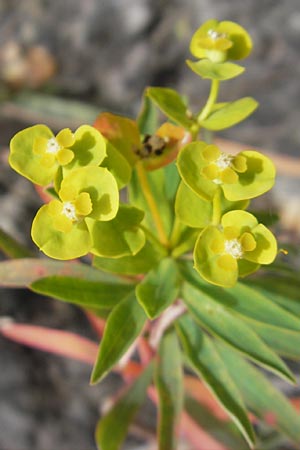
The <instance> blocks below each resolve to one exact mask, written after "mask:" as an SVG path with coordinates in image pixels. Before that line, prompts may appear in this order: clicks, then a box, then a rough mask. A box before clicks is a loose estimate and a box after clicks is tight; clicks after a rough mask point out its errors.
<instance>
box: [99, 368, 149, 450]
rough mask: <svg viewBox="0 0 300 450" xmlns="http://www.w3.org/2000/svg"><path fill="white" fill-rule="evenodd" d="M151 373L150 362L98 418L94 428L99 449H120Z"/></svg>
mask: <svg viewBox="0 0 300 450" xmlns="http://www.w3.org/2000/svg"><path fill="white" fill-rule="evenodd" d="M152 374H153V365H152V364H150V365H149V366H148V367H147V368H146V369H145V370H144V372H143V373H142V374H141V375H140V376H139V377H138V378H137V380H135V381H134V383H132V384H131V386H129V388H127V389H126V391H125V392H124V393H123V394H122V396H121V397H120V398H119V399H118V400H117V401H116V403H115V404H114V405H113V407H112V408H111V409H110V410H109V412H108V413H107V414H106V415H105V416H104V417H102V418H101V419H100V420H99V422H98V424H97V428H96V443H97V446H98V448H99V450H100V449H101V450H118V449H120V446H121V445H122V443H123V441H124V440H125V437H126V434H127V432H128V428H129V425H130V423H131V422H132V421H133V419H134V416H135V415H136V413H137V411H138V410H139V408H140V407H141V406H142V404H143V402H144V401H145V398H146V394H147V387H148V386H149V384H150V382H151V378H152Z"/></svg>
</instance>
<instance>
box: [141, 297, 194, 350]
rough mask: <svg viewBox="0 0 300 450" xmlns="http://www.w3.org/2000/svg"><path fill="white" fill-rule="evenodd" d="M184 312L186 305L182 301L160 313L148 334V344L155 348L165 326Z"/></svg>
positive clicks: (167, 326)
mask: <svg viewBox="0 0 300 450" xmlns="http://www.w3.org/2000/svg"><path fill="white" fill-rule="evenodd" d="M185 312H186V306H185V305H184V304H183V303H177V304H175V305H172V306H169V308H167V309H166V310H165V311H164V312H163V313H162V315H161V316H160V317H159V319H157V321H156V322H155V323H154V324H153V326H152V329H151V332H150V336H149V345H150V346H151V347H152V348H153V349H157V347H158V345H159V342H160V340H161V337H162V335H163V334H164V332H165V331H166V329H167V328H169V326H170V325H171V324H172V323H173V322H174V320H176V319H177V318H178V317H180V316H182V314H184V313H185Z"/></svg>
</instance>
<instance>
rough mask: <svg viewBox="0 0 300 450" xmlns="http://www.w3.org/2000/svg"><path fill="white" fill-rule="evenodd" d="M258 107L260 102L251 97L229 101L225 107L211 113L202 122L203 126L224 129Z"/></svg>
mask: <svg viewBox="0 0 300 450" xmlns="http://www.w3.org/2000/svg"><path fill="white" fill-rule="evenodd" d="M257 107H258V103H257V101H256V100H254V99H253V98H251V97H244V98H241V99H239V100H236V101H235V102H230V103H227V104H226V105H225V106H224V107H223V108H220V109H218V110H217V111H215V112H213V113H212V114H210V116H209V117H208V118H207V119H205V120H203V121H202V122H201V126H202V127H204V128H207V129H208V130H224V129H225V128H230V127H232V126H233V125H236V124H237V123H239V122H241V121H242V120H244V119H246V117H248V116H249V115H250V114H252V113H253V111H255V109H256V108H257Z"/></svg>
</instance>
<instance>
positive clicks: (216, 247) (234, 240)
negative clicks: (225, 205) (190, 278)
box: [194, 210, 277, 287]
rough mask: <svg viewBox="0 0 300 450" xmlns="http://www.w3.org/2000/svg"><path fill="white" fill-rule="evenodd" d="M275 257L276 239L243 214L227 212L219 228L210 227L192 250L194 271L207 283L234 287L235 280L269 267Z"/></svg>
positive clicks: (249, 215)
mask: <svg viewBox="0 0 300 450" xmlns="http://www.w3.org/2000/svg"><path fill="white" fill-rule="evenodd" d="M276 254H277V243H276V239H275V237H274V236H273V234H272V233H271V231H269V230H268V229H267V228H266V227H265V226H264V225H262V224H259V223H258V221H257V219H256V218H255V217H254V216H253V215H252V214H250V213H248V212H246V211H239V210H237V211H230V212H228V213H226V214H224V216H223V217H222V219H221V226H213V225H210V226H208V227H206V228H204V230H203V231H202V233H201V234H200V236H199V238H198V240H197V242H196V246H195V250H194V261H195V268H196V269H197V270H198V272H199V273H200V275H201V276H202V277H203V278H204V279H205V280H207V281H209V282H210V283H213V284H217V285H219V286H224V287H231V286H234V285H235V283H236V281H237V279H238V277H239V276H241V277H243V276H245V275H248V274H250V273H252V272H255V271H256V270H257V269H258V268H259V266H260V264H270V263H272V262H273V261H274V259H275V257H276Z"/></svg>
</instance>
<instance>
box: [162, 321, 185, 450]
mask: <svg viewBox="0 0 300 450" xmlns="http://www.w3.org/2000/svg"><path fill="white" fill-rule="evenodd" d="M155 378H156V379H155V383H156V387H157V390H158V396H159V407H158V414H159V416H158V450H175V449H176V441H177V439H176V428H177V425H178V420H179V417H180V413H181V410H182V406H183V373H182V360H181V350H180V347H179V343H178V340H177V336H176V333H175V331H173V330H172V331H169V332H167V333H166V334H165V335H164V336H163V338H162V340H161V343H160V347H159V360H158V363H157V366H156V377H155Z"/></svg>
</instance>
